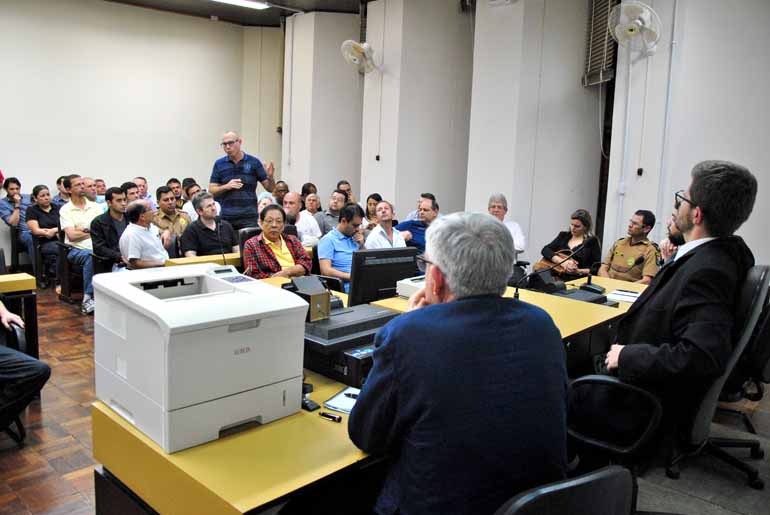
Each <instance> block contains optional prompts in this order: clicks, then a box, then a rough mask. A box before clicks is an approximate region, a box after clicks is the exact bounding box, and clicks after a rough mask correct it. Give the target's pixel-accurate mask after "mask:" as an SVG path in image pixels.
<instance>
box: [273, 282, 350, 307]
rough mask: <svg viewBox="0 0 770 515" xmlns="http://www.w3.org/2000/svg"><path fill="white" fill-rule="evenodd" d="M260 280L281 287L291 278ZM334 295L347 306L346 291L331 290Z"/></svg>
mask: <svg viewBox="0 0 770 515" xmlns="http://www.w3.org/2000/svg"><path fill="white" fill-rule="evenodd" d="M261 281H262V282H266V283H267V284H271V285H273V286H276V287H278V288H280V287H281V285H282V284H286V283H288V282H291V279H289V278H288V277H268V278H267V279H261ZM332 293H333V294H334V296H335V297H339V298H341V299H342V304H343V305H344V306H345V307H347V306H348V295H347V293H342V292H338V291H333V292H332Z"/></svg>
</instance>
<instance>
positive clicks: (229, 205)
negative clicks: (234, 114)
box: [209, 131, 275, 231]
mask: <svg viewBox="0 0 770 515" xmlns="http://www.w3.org/2000/svg"><path fill="white" fill-rule="evenodd" d="M242 143H243V141H242V140H241V137H240V136H239V135H238V133H237V132H235V131H228V132H226V133H224V135H223V136H222V143H221V145H222V148H223V149H224V151H225V154H227V155H226V156H224V157H221V158H219V159H217V160H216V162H215V163H214V169H213V170H212V171H211V179H210V180H209V192H211V194H212V195H214V197H216V198H217V200H218V201H219V203H220V204H221V205H222V218H223V219H225V220H227V221H228V222H230V225H232V226H233V229H235V230H236V231H237V230H238V229H242V228H244V227H256V226H257V225H258V219H257V218H258V217H257V183H258V182H259V183H261V184H262V186H264V187H265V189H266V190H267V191H270V192H272V191H273V189H274V188H275V181H274V180H273V175H274V174H275V165H273V162H272V161H270V164H269V165H267V169H265V167H263V166H262V162H261V161H260V160H259V159H257V158H256V157H254V156H251V155H249V154H247V153H245V152H243V151H242V150H241V144H242Z"/></svg>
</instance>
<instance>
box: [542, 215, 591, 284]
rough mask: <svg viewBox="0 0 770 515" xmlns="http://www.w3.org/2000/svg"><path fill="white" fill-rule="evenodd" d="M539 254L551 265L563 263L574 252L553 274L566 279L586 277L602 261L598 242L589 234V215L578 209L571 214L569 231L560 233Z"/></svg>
mask: <svg viewBox="0 0 770 515" xmlns="http://www.w3.org/2000/svg"><path fill="white" fill-rule="evenodd" d="M541 252H542V254H543V257H544V258H545V259H546V260H547V261H550V262H551V263H553V264H556V263H560V262H562V261H564V258H565V257H567V256H569V255H570V253H571V252H574V254H572V256H571V257H570V258H569V259H567V260H566V261H564V262H563V263H561V265H560V266H559V267H558V268H555V269H554V271H553V273H554V274H555V275H561V276H565V277H567V278H569V277H576V276H581V275H588V274H589V273H590V271H591V266H592V265H593V264H595V263H598V262H599V261H601V259H602V249H601V247H600V246H599V240H597V239H596V237H595V236H594V235H593V234H592V233H591V215H590V214H589V213H588V211H586V210H585V209H578V210H577V211H575V212H574V213H572V216H570V224H569V231H563V232H560V233H559V235H558V236H556V238H554V240H553V241H552V242H551V243H549V244H548V245H546V246H545V247H543V250H542V251H541Z"/></svg>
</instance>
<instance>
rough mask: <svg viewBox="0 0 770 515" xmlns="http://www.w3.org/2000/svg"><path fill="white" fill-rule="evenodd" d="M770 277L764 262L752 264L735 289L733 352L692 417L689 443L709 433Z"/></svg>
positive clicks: (756, 317) (759, 307)
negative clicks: (736, 291)
mask: <svg viewBox="0 0 770 515" xmlns="http://www.w3.org/2000/svg"><path fill="white" fill-rule="evenodd" d="M769 280H770V267H768V266H767V265H756V266H753V267H752V268H751V269H750V270H749V271H748V273H747V274H746V279H745V280H744V281H743V285H742V286H741V289H740V290H739V292H738V299H737V302H736V306H735V308H736V309H735V328H736V330H735V332H734V334H735V335H736V340H735V345H734V346H733V352H732V354H730V358H729V359H728V360H727V366H726V367H725V370H724V372H723V373H722V375H721V376H720V377H719V378H718V379H717V380H716V381H714V383H713V384H712V385H711V388H709V390H708V392H706V395H705V396H704V397H703V399H702V400H701V403H700V405H699V406H698V410H697V412H696V414H695V418H694V419H693V424H692V427H691V428H690V432H689V439H690V443H691V444H693V445H700V444H701V443H703V442H704V441H706V439H707V438H708V437H709V430H710V428H711V421H712V420H713V418H714V413H715V412H716V409H717V403H718V402H719V394H720V393H721V392H722V388H723V387H724V385H725V382H726V381H727V378H728V377H730V374H731V373H732V371H733V368H734V367H735V364H736V363H737V362H738V359H739V358H740V357H741V355H742V354H743V351H744V350H745V349H746V345H747V344H748V343H749V340H750V339H751V336H752V334H753V333H754V328H755V327H756V325H757V322H758V320H759V315H760V314H761V313H762V309H763V308H764V305H765V298H766V297H767V290H768V281H769Z"/></svg>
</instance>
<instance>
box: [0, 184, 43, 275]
mask: <svg viewBox="0 0 770 515" xmlns="http://www.w3.org/2000/svg"><path fill="white" fill-rule="evenodd" d="M3 189H4V190H5V192H6V193H7V195H6V196H5V198H3V199H1V200H0V217H2V219H3V221H4V222H5V223H6V224H8V226H9V227H16V228H17V229H18V230H19V242H20V243H21V244H22V245H24V249H25V250H26V251H27V255H28V256H29V257H30V258H31V259H32V262H33V263H34V261H35V247H34V246H33V243H32V233H31V232H30V230H29V227H27V208H28V207H29V206H31V205H32V199H31V198H30V196H29V194H28V193H24V194H22V193H21V182H19V179H17V178H16V177H8V178H7V179H6V180H5V182H3Z"/></svg>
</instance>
